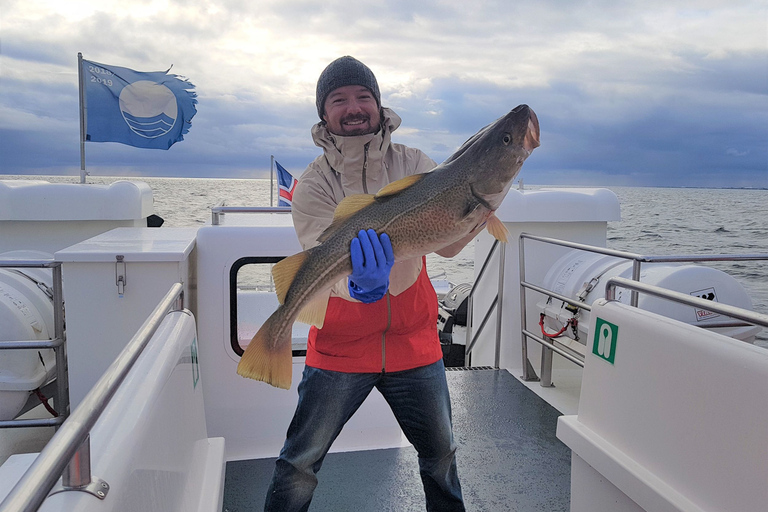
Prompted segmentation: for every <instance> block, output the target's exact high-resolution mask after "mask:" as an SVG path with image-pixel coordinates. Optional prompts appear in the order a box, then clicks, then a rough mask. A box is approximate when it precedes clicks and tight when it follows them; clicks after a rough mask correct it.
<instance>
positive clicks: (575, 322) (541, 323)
mask: <svg viewBox="0 0 768 512" xmlns="http://www.w3.org/2000/svg"><path fill="white" fill-rule="evenodd" d="M578 324H579V321H578V320H576V319H575V318H569V319H568V321H567V322H565V325H564V326H563V328H562V329H560V330H559V331H557V332H556V333H554V334H550V333H548V332H546V331H545V330H544V313H541V314H540V315H539V326H540V327H541V334H542V335H543V336H545V337H547V338H557V337H558V336H560V335H561V334H563V333H564V332H565V330H566V329H568V327H569V326H573V328H574V329H575V328H576V326H577V325H578Z"/></svg>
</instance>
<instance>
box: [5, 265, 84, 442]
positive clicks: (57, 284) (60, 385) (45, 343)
mask: <svg viewBox="0 0 768 512" xmlns="http://www.w3.org/2000/svg"><path fill="white" fill-rule="evenodd" d="M0 268H8V269H19V268H50V269H51V273H52V285H53V297H52V300H53V325H54V333H53V338H52V339H50V340H18V341H0V351H2V350H19V349H22V350H41V349H53V352H54V355H55V358H56V381H55V389H56V393H55V395H54V401H53V405H54V409H55V411H56V413H57V414H58V416H57V417H55V418H39V419H13V420H3V421H0V428H22V427H58V426H59V425H61V424H62V423H63V422H64V420H65V419H66V418H67V416H68V415H69V384H68V383H69V377H68V375H67V360H66V334H65V332H64V296H63V294H62V285H61V282H62V280H61V262H58V261H53V260H0ZM23 275H24V276H25V277H28V276H26V274H23ZM33 281H34V279H33ZM35 282H36V281H35ZM38 286H40V283H38ZM0 357H2V354H0Z"/></svg>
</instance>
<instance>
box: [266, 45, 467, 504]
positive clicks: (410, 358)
mask: <svg viewBox="0 0 768 512" xmlns="http://www.w3.org/2000/svg"><path fill="white" fill-rule="evenodd" d="M316 103H317V113H318V115H319V116H320V119H321V122H319V123H318V124H316V125H315V126H314V127H313V128H312V137H313V139H314V141H315V144H316V145H318V146H320V147H321V148H322V149H323V154H322V155H321V156H319V157H318V158H317V159H316V160H315V161H314V162H312V163H311V164H310V165H309V167H308V168H307V170H306V171H305V172H304V174H303V175H302V176H301V179H300V180H299V184H298V185H297V187H296V191H295V192H294V196H293V207H292V212H293V221H294V225H295V228H296V233H297V235H298V238H299V241H300V242H301V244H302V246H303V248H304V249H308V248H309V247H312V246H314V245H317V244H318V242H317V237H318V236H319V235H320V234H321V233H322V232H323V231H324V230H325V229H326V228H327V227H328V225H329V224H330V223H331V220H332V218H333V212H334V210H335V209H336V205H337V204H338V203H339V202H340V201H341V200H342V199H343V198H344V197H346V196H348V195H351V194H363V193H370V194H374V193H376V192H377V191H378V190H380V189H381V188H382V187H384V186H385V185H387V184H389V183H391V182H393V181H396V180H398V179H400V178H404V177H405V176H408V175H411V174H416V173H424V172H427V171H429V170H431V169H432V168H434V167H435V162H434V161H432V160H431V159H430V158H429V157H427V156H426V155H425V154H424V153H422V152H421V151H419V150H418V149H413V148H409V147H406V146H403V145H401V144H396V143H393V142H392V141H391V136H392V132H393V131H394V130H395V129H397V127H398V126H399V125H400V118H399V117H398V116H397V115H396V114H395V113H394V112H393V111H392V110H390V109H388V108H382V107H381V95H380V93H379V86H378V83H377V82H376V77H375V76H374V75H373V73H372V72H371V70H370V69H369V68H368V67H367V66H365V65H364V64H363V63H362V62H360V61H358V60H356V59H354V58H352V57H349V56H347V57H341V58H339V59H337V60H335V61H333V62H332V63H331V64H329V65H328V67H327V68H326V69H325V70H324V71H323V72H322V74H321V75H320V78H319V80H318V82H317V98H316ZM468 241H469V239H466V240H462V241H460V242H457V244H454V246H451V247H449V248H447V249H445V250H443V251H440V254H442V255H444V256H453V255H455V254H456V253H458V251H459V250H461V247H463V246H464V245H465V244H466V243H467V242H468ZM350 256H351V259H352V266H353V272H352V275H351V276H349V278H348V279H347V278H345V279H344V280H342V281H341V282H339V283H337V284H336V285H335V286H334V287H333V289H332V290H331V291H330V295H329V299H328V310H327V313H326V317H325V322H324V325H323V327H322V329H317V328H315V327H313V328H312V329H311V330H310V334H309V338H308V343H307V358H306V366H305V368H304V374H303V377H302V381H301V383H300V384H299V388H298V391H299V402H298V405H297V408H296V412H295V415H294V417H293V420H292V422H291V424H290V426H289V429H288V434H287V438H286V441H285V445H284V446H283V449H282V451H281V452H280V456H279V458H278V459H277V463H276V467H275V473H274V476H273V479H272V483H271V485H270V488H269V491H268V494H267V499H266V505H265V510H267V511H278V510H279V511H304V510H307V509H308V508H309V504H310V501H311V499H312V493H313V492H314V489H315V487H316V485H317V478H316V476H315V475H316V473H317V472H318V471H319V470H320V466H321V465H322V462H323V459H324V457H325V455H326V454H327V452H328V449H329V448H330V447H331V444H332V443H333V441H334V440H335V439H336V437H337V436H338V434H339V432H340V431H341V429H342V427H343V426H344V424H345V423H346V422H347V420H348V419H349V418H350V417H351V416H352V415H353V414H354V413H355V411H356V410H357V409H358V407H359V406H360V405H361V404H362V402H363V400H365V398H366V397H367V396H368V394H369V393H370V392H371V390H372V389H373V388H374V387H376V388H377V389H378V390H379V391H380V392H381V394H382V395H383V396H384V398H385V399H386V400H387V403H388V404H389V406H390V407H391V409H392V412H393V413H394V415H395V417H396V418H397V421H398V423H399V424H400V426H401V427H402V429H403V432H404V433H405V435H406V437H407V438H408V440H409V441H410V442H411V443H412V444H413V445H414V447H415V448H416V451H417V453H418V456H419V470H420V475H421V479H422V483H423V486H424V492H425V495H426V501H427V510H429V511H440V512H450V511H454V510H456V511H463V510H464V505H463V501H462V495H461V487H460V484H459V479H458V476H457V471H456V458H455V450H456V445H455V443H454V440H453V432H452V427H451V406H450V397H449V395H448V387H447V384H446V379H445V369H444V367H443V362H442V351H441V349H440V342H439V338H438V334H437V297H436V295H435V291H434V289H433V288H432V285H431V283H430V281H429V278H428V277H427V273H426V268H425V259H424V258H416V259H413V260H407V261H399V262H394V256H393V253H392V246H391V244H390V242H389V238H388V237H387V235H386V234H381V236H380V237H379V236H377V235H376V233H375V232H374V231H373V230H369V231H367V232H366V231H361V232H360V234H359V236H358V238H356V239H354V240H353V241H352V244H351V247H350Z"/></svg>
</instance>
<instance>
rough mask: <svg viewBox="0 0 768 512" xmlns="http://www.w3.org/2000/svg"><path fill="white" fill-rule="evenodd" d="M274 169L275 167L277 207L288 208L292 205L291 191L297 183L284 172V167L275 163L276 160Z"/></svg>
mask: <svg viewBox="0 0 768 512" xmlns="http://www.w3.org/2000/svg"><path fill="white" fill-rule="evenodd" d="M275 167H277V184H278V188H279V195H278V198H277V206H288V207H290V206H291V205H292V204H293V191H294V190H296V184H297V183H298V182H299V181H298V180H297V179H296V178H294V177H293V176H292V175H291V173H289V172H288V171H286V170H285V167H283V166H282V165H280V164H279V163H277V160H275Z"/></svg>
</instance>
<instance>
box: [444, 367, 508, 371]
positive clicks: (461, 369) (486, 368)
mask: <svg viewBox="0 0 768 512" xmlns="http://www.w3.org/2000/svg"><path fill="white" fill-rule="evenodd" d="M496 369H497V368H494V367H493V366H448V367H446V368H445V371H447V372H469V371H475V370H496Z"/></svg>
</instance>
